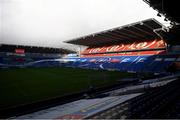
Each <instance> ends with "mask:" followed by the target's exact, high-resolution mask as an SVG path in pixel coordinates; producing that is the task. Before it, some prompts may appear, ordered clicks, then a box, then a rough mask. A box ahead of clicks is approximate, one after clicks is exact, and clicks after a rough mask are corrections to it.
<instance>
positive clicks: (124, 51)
mask: <svg viewBox="0 0 180 120" xmlns="http://www.w3.org/2000/svg"><path fill="white" fill-rule="evenodd" d="M144 2H145V3H147V4H148V5H149V6H150V7H152V8H153V9H155V10H156V11H157V12H158V14H161V15H164V16H165V19H168V20H169V21H171V26H170V27H166V26H164V25H163V24H162V23H160V22H159V21H158V20H156V19H154V18H149V19H145V20H140V21H136V22H134V23H129V24H125V25H122V26H119V27H115V28H111V29H107V30H104V31H100V32H95V33H93V34H88V35H85V36H81V37H77V38H74V39H70V40H65V41H64V42H65V43H67V44H71V45H74V46H79V48H80V49H79V50H78V51H75V50H70V49H67V48H63V47H61V48H55V47H54V48H53V47H42V46H31V45H29V46H28V45H26V46H25V45H12V44H1V45H0V76H1V80H0V84H1V87H0V91H1V92H0V93H1V98H0V118H2V119H4V118H6V119H154V118H155V119H163V118H168V119H174V118H175V119H178V118H179V117H180V115H179V114H180V113H179V109H180V104H179V103H180V97H179V95H180V89H179V85H180V83H179V78H180V73H179V70H180V44H179V42H178V39H179V23H180V22H179V20H178V17H174V14H173V13H174V12H171V11H170V9H168V8H170V7H172V5H173V6H174V8H172V9H171V10H176V8H175V3H173V4H172V2H170V3H162V1H161V0H156V1H153V0H144ZM162 4H164V9H162V8H161V5H162ZM81 48H82V49H81Z"/></svg>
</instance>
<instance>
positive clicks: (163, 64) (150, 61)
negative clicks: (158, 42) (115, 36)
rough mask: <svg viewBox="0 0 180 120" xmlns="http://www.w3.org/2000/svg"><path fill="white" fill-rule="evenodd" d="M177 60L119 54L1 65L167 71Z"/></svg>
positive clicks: (24, 60) (19, 60) (20, 60)
mask: <svg viewBox="0 0 180 120" xmlns="http://www.w3.org/2000/svg"><path fill="white" fill-rule="evenodd" d="M176 60H177V55H154V56H119V57H96V58H64V59H61V60H57V59H54V58H46V59H45V58H38V57H36V58H30V57H27V58H26V57H24V58H23V57H22V58H15V57H11V58H10V57H9V58H2V57H0V66H2V65H3V64H4V65H7V66H13V65H15V66H17V65H18V66H24V67H33V66H34V67H49V66H52V67H57V66H64V67H73V68H84V69H102V70H117V71H129V72H166V70H167V68H168V67H169V66H170V65H171V64H172V63H173V62H175V61H176Z"/></svg>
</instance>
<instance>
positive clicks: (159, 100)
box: [90, 80, 180, 119]
mask: <svg viewBox="0 0 180 120" xmlns="http://www.w3.org/2000/svg"><path fill="white" fill-rule="evenodd" d="M179 91H180V89H179V81H178V80H176V81H173V82H171V83H168V84H167V85H165V86H161V87H159V88H154V89H153V90H150V91H147V92H145V93H144V94H142V95H140V96H137V97H135V98H133V99H130V100H128V101H125V102H123V103H121V104H119V105H117V106H115V107H113V108H110V109H108V110H105V111H103V112H101V113H98V114H96V115H94V116H92V117H90V118H94V119H107V118H108V119H122V118H123V119H125V118H127V119H147V118H148V119H149V118H151V119H152V118H160V116H161V115H162V114H161V113H162V111H163V110H165V109H164V108H165V106H166V105H167V104H172V103H171V102H173V100H174V98H175V97H176V96H178V95H179ZM167 109H168V108H167Z"/></svg>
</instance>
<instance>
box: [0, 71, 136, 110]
mask: <svg viewBox="0 0 180 120" xmlns="http://www.w3.org/2000/svg"><path fill="white" fill-rule="evenodd" d="M130 76H133V74H131V73H124V72H123V73H122V72H118V71H97V70H85V69H74V68H22V69H6V70H0V109H4V108H7V107H12V106H17V105H20V104H27V103H32V102H36V101H39V100H44V99H50V98H53V97H57V96H63V95H68V94H71V93H75V92H80V91H83V90H87V89H88V88H89V86H90V85H91V86H94V87H95V88H96V87H102V86H108V85H112V84H116V83H117V80H119V79H121V78H125V77H130Z"/></svg>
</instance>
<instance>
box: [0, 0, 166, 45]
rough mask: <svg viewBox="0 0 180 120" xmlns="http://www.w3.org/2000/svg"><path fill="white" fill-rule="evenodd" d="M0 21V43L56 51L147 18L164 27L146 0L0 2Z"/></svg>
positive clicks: (0, 0)
mask: <svg viewBox="0 0 180 120" xmlns="http://www.w3.org/2000/svg"><path fill="white" fill-rule="evenodd" d="M0 18H1V19H0V28H1V29H0V35H1V36H0V43H5V44H19V45H32V46H48V47H56V48H59V47H68V48H72V46H70V45H66V44H63V43H62V41H65V40H70V39H72V38H76V37H80V36H84V35H87V34H91V33H95V32H99V31H102V30H107V29H111V28H114V27H118V26H122V25H125V24H129V23H133V22H137V21H140V20H144V19H148V18H155V19H157V20H158V21H160V22H161V23H163V24H164V23H165V21H164V18H163V17H158V16H157V12H156V11H155V10H153V9H152V8H150V7H149V6H148V5H147V4H146V3H144V2H143V0H0ZM165 25H167V24H166V23H165Z"/></svg>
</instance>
